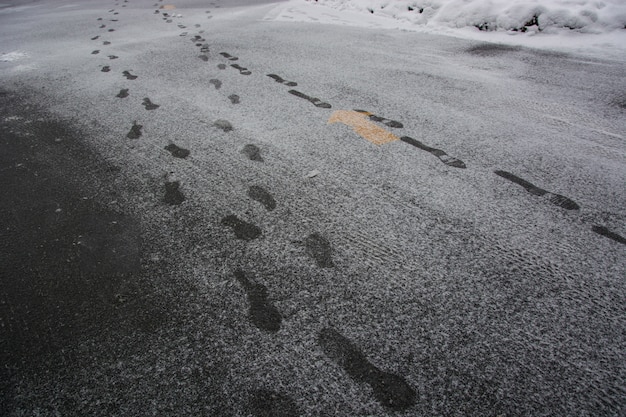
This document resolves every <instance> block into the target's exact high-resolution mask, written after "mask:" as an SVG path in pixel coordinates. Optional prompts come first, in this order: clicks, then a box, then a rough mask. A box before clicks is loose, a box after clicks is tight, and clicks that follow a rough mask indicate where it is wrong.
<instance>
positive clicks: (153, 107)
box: [141, 97, 161, 110]
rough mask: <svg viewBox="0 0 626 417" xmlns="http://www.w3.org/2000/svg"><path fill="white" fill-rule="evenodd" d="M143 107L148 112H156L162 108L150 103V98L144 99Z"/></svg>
mask: <svg viewBox="0 0 626 417" xmlns="http://www.w3.org/2000/svg"><path fill="white" fill-rule="evenodd" d="M141 105H142V106H144V107H145V108H146V110H156V109H158V108H159V107H161V106H160V105H158V104H154V103H153V102H152V101H150V99H149V98H148V97H146V98H144V99H143V103H141Z"/></svg>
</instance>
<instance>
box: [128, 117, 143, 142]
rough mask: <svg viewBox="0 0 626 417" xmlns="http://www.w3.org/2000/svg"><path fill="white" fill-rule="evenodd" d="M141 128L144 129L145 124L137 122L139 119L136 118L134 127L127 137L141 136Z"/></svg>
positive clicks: (135, 137) (137, 137) (136, 137)
mask: <svg viewBox="0 0 626 417" xmlns="http://www.w3.org/2000/svg"><path fill="white" fill-rule="evenodd" d="M141 129H143V126H142V125H139V124H137V121H136V120H135V121H134V122H133V127H131V128H130V131H129V132H128V134H127V135H126V137H127V138H128V139H139V138H140V137H141V135H142V133H141Z"/></svg>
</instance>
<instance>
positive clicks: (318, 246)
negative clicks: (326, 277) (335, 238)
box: [304, 233, 334, 268]
mask: <svg viewBox="0 0 626 417" xmlns="http://www.w3.org/2000/svg"><path fill="white" fill-rule="evenodd" d="M304 247H305V249H306V254H307V255H309V256H310V257H311V258H313V259H314V260H315V262H316V263H317V266H319V267H320V268H332V267H333V266H334V264H333V257H332V248H331V246H330V242H329V241H328V240H327V239H326V238H325V237H324V236H322V235H320V234H319V233H312V234H310V235H309V236H307V237H306V239H304Z"/></svg>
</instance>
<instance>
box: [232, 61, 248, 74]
mask: <svg viewBox="0 0 626 417" xmlns="http://www.w3.org/2000/svg"><path fill="white" fill-rule="evenodd" d="M231 67H233V68H235V69H236V70H239V74H242V75H250V74H252V72H250V71H249V70H248V68H244V67H242V66H241V65H238V64H232V65H231Z"/></svg>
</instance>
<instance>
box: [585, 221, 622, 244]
mask: <svg viewBox="0 0 626 417" xmlns="http://www.w3.org/2000/svg"><path fill="white" fill-rule="evenodd" d="M591 230H593V231H594V232H596V233H597V234H599V235H602V236H604V237H608V238H609V239H613V240H614V241H616V242H619V243H621V244H623V245H626V239H625V238H623V237H622V236H620V235H618V234H617V233H614V232H611V231H610V230H609V229H607V228H606V227H604V226H593V227H592V228H591Z"/></svg>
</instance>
